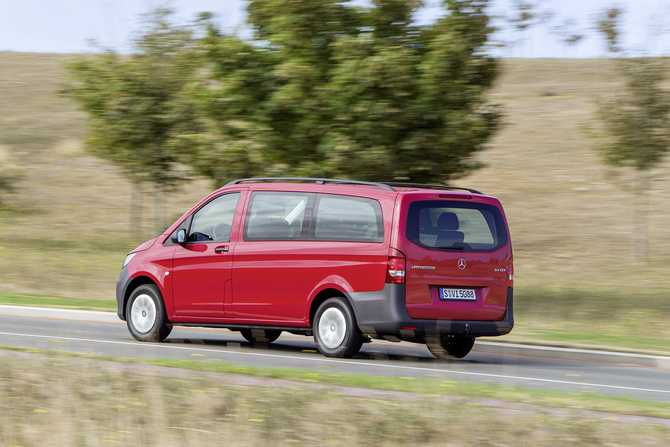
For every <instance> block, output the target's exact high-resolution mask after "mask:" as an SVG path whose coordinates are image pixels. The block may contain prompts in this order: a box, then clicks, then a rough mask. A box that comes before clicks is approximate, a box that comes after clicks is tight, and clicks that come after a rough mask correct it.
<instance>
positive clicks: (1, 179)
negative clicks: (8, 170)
mask: <svg viewBox="0 0 670 447" xmlns="http://www.w3.org/2000/svg"><path fill="white" fill-rule="evenodd" d="M15 181H16V177H15V176H12V175H9V174H4V173H2V172H0V208H1V207H2V202H3V201H2V195H3V194H5V193H8V192H12V191H14V183H15Z"/></svg>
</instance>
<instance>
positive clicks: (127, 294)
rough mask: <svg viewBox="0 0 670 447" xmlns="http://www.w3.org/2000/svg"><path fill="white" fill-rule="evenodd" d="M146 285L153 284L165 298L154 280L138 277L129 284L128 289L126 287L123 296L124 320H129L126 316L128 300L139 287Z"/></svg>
mask: <svg viewBox="0 0 670 447" xmlns="http://www.w3.org/2000/svg"><path fill="white" fill-rule="evenodd" d="M145 284H152V285H154V286H156V287H158V291H159V292H160V293H161V298H163V293H162V291H161V288H160V286H158V284H156V281H154V280H153V279H151V278H149V277H148V276H137V277H135V278H133V279H132V281H130V283H128V287H126V291H125V293H124V295H123V318H127V315H126V306H127V305H128V299H129V298H130V294H131V293H133V291H134V290H135V289H137V288H138V287H139V286H143V285H145ZM163 304H165V298H163Z"/></svg>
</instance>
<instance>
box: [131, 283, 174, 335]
mask: <svg viewBox="0 0 670 447" xmlns="http://www.w3.org/2000/svg"><path fill="white" fill-rule="evenodd" d="M126 323H127V325H128V330H129V331H130V334H131V335H132V336H133V337H135V338H136V339H137V340H139V341H163V340H165V339H166V338H167V336H168V335H170V332H172V324H171V323H170V322H169V321H168V319H167V313H166V312H165V305H164V304H163V297H162V296H161V292H160V290H159V289H158V287H156V286H155V285H153V284H145V285H142V286H139V287H138V288H137V289H135V290H133V293H131V294H130V298H129V299H128V303H127V305H126Z"/></svg>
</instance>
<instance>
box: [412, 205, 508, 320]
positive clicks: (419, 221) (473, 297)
mask: <svg viewBox="0 0 670 447" xmlns="http://www.w3.org/2000/svg"><path fill="white" fill-rule="evenodd" d="M405 236H406V238H407V241H408V242H409V243H405V244H403V248H404V253H405V255H406V257H407V272H406V305H407V311H408V313H409V315H410V317H412V318H420V319H452V320H488V321H495V320H501V319H502V318H503V317H504V314H505V310H506V302H507V286H508V276H507V269H508V267H510V265H511V262H512V251H511V248H510V246H509V245H508V242H509V237H508V234H507V226H506V224H505V220H504V217H503V214H502V213H501V211H500V209H498V207H497V206H495V205H493V204H488V203H478V202H460V201H449V200H426V201H415V202H412V203H411V204H409V207H408V211H407V221H406V226H405ZM505 247H507V248H506V249H503V248H505Z"/></svg>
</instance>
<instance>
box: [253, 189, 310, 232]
mask: <svg viewBox="0 0 670 447" xmlns="http://www.w3.org/2000/svg"><path fill="white" fill-rule="evenodd" d="M313 196H314V194H306V193H292V192H260V191H257V192H254V193H253V194H252V195H251V202H250V203H249V209H248V211H247V217H246V219H245V224H244V225H245V226H244V240H245V241H288V240H298V239H306V238H307V233H308V231H309V225H308V224H305V210H306V209H307V205H308V202H309V200H310V198H311V197H313Z"/></svg>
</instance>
